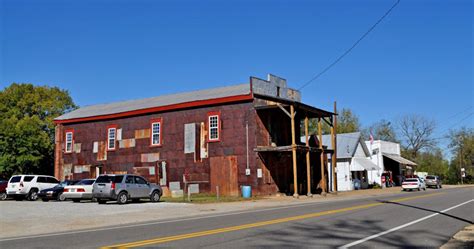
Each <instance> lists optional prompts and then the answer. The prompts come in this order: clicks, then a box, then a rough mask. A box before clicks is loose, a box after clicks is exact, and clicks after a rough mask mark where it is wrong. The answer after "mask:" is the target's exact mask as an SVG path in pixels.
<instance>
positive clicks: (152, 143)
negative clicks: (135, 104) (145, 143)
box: [151, 121, 161, 145]
mask: <svg viewBox="0 0 474 249" xmlns="http://www.w3.org/2000/svg"><path fill="white" fill-rule="evenodd" d="M155 124H158V132H157V133H154V132H153V125H155ZM153 135H158V143H154V139H153ZM151 145H161V121H158V122H153V123H151Z"/></svg>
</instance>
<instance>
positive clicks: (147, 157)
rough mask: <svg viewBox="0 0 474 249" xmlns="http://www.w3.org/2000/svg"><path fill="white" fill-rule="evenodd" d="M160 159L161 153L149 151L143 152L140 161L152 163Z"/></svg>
mask: <svg viewBox="0 0 474 249" xmlns="http://www.w3.org/2000/svg"><path fill="white" fill-rule="evenodd" d="M158 160H160V153H159V152H156V153H147V154H141V160H140V162H142V163H151V162H156V161H158Z"/></svg>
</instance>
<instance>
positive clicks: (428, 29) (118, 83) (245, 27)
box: [0, 0, 473, 136]
mask: <svg viewBox="0 0 474 249" xmlns="http://www.w3.org/2000/svg"><path fill="white" fill-rule="evenodd" d="M394 2H395V1H388V0H387V1H385V0H384V1H375V0H373V1H289V0H288V1H151V0H150V1H143V0H138V1H112V0H109V1H105V0H102V1H101V0H99V1H69V0H61V1H59V0H58V1H47V0H45V1H33V0H30V1H24V0H15V1H12V0H0V3H1V5H0V6H1V7H0V8H1V9H0V18H1V19H0V20H1V30H0V37H1V40H0V41H1V56H0V63H1V64H0V87H1V88H4V87H6V86H8V85H9V84H10V83H12V82H29V83H34V84H37V85H50V86H59V87H61V88H63V89H67V90H69V92H70V93H71V95H72V97H73V98H74V101H75V102H76V103H77V104H78V105H80V106H85V105H91V104H97V103H104V102H113V101H120V100H127V99H137V98H144V97H150V96H158V95H162V94H168V93H175V92H182V91H189V90H195V89H204V88H212V87H217V86H223V85H232V84H237V83H244V82H248V79H249V76H257V77H261V78H264V77H266V74H267V73H273V74H276V75H279V76H281V77H284V78H286V79H287V80H288V82H289V84H290V86H292V87H295V88H298V87H300V86H301V85H303V84H304V83H305V82H307V81H308V80H310V79H311V78H312V77H313V76H314V75H315V74H317V73H318V72H320V71H321V70H322V69H323V68H324V67H325V66H327V65H328V64H329V63H331V62H332V61H333V60H334V59H336V58H337V57H338V56H339V55H340V54H342V53H343V52H344V51H345V49H347V48H348V47H350V46H351V45H352V43H353V42H354V41H355V40H357V39H358V38H359V36H360V35H361V34H362V33H364V32H365V31H366V30H367V29H368V28H369V27H370V26H371V25H372V24H373V23H374V22H375V21H376V20H377V19H378V18H379V17H380V16H381V15H382V14H383V13H384V12H385V11H386V10H387V9H388V8H389V7H390V6H391V5H392V4H393V3H394ZM472 11H473V4H472V1H470V0H464V1H461V0H454V1H436V0H434V1H428V0H426V1H416V0H410V1H407V0H402V1H401V3H400V4H399V5H398V6H397V7H396V8H395V9H394V11H393V12H392V13H391V14H390V15H389V16H388V17H387V18H386V19H385V20H383V22H382V23H380V24H379V26H377V28H376V29H375V30H374V31H373V32H372V33H370V34H369V35H368V36H367V37H366V39H365V40H363V41H362V42H361V43H360V44H359V46H358V47H357V48H356V49H355V50H353V51H352V53H350V54H349V55H348V56H347V57H345V58H344V59H343V60H342V61H341V62H340V63H339V64H337V65H336V66H335V67H333V68H332V69H331V70H330V71H329V72H327V73H326V74H324V75H323V76H322V77H320V78H319V79H318V80H317V81H315V82H313V83H312V84H310V85H309V86H308V87H306V88H304V89H303V91H302V92H303V100H304V102H306V103H308V104H311V105H314V106H316V107H320V108H324V109H332V103H333V101H334V100H336V101H337V102H338V106H339V107H349V108H351V109H352V110H353V111H354V112H355V113H356V114H357V115H358V116H359V117H360V121H361V123H362V124H363V125H370V124H372V123H373V122H376V121H378V120H380V119H388V120H394V119H396V118H397V117H399V116H401V115H404V114H409V113H415V114H421V115H424V116H426V117H428V118H433V119H434V120H436V121H437V122H438V129H437V134H435V136H441V135H443V134H444V133H445V132H446V131H447V130H448V129H449V128H450V127H452V126H453V125H454V127H455V128H456V127H459V126H461V125H466V126H470V127H472V126H473V116H472V113H473V108H472V106H473V50H472V44H473V27H472V25H473V15H472V13H473V12H472ZM469 114H471V116H470V117H469V116H468V115H469ZM466 117H467V118H466ZM461 120H462V122H461V123H459V122H460V121H461Z"/></svg>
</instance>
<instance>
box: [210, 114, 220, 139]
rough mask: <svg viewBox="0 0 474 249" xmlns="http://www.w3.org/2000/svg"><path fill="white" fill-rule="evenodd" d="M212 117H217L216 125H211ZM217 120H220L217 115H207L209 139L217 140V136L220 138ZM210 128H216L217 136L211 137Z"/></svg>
mask: <svg viewBox="0 0 474 249" xmlns="http://www.w3.org/2000/svg"><path fill="white" fill-rule="evenodd" d="M213 117H216V119H217V122H216V125H217V126H211V118H213ZM219 122H220V120H219V115H210V116H209V117H208V123H209V141H218V140H219V138H220V134H219ZM212 129H216V130H217V132H216V134H217V138H212V137H211V134H212V132H211V130H212Z"/></svg>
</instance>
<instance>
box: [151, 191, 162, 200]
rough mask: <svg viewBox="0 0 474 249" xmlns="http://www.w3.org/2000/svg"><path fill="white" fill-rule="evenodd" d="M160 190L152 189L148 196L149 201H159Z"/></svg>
mask: <svg viewBox="0 0 474 249" xmlns="http://www.w3.org/2000/svg"><path fill="white" fill-rule="evenodd" d="M160 197H161V196H160V192H158V191H153V193H151V196H150V200H151V202H159V201H160Z"/></svg>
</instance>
